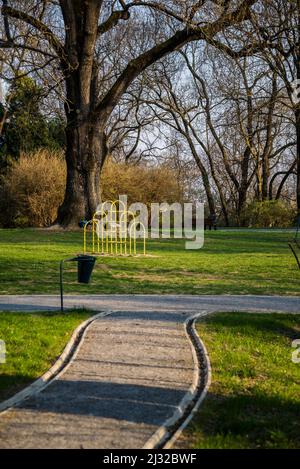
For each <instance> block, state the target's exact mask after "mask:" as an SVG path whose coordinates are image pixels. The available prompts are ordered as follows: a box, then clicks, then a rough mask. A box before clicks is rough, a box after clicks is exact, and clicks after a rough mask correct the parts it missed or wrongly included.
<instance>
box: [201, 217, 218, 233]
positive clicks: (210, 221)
mask: <svg viewBox="0 0 300 469" xmlns="http://www.w3.org/2000/svg"><path fill="white" fill-rule="evenodd" d="M207 226H208V227H209V231H211V229H212V228H213V229H214V230H215V231H216V230H217V215H216V214H215V213H210V214H209V215H208V217H207V218H205V220H204V229H205V230H206V228H207Z"/></svg>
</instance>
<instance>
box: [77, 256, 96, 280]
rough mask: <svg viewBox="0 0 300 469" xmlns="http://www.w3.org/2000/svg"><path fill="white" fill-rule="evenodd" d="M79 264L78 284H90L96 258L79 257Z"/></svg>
mask: <svg viewBox="0 0 300 469" xmlns="http://www.w3.org/2000/svg"><path fill="white" fill-rule="evenodd" d="M76 261H77V263H78V283H89V282H90V278H91V275H92V272H93V268H94V265H95V262H96V257H94V256H85V255H81V256H77V258H76Z"/></svg>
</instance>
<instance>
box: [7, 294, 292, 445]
mask: <svg viewBox="0 0 300 469" xmlns="http://www.w3.org/2000/svg"><path fill="white" fill-rule="evenodd" d="M66 300H67V301H66V304H67V306H68V307H74V306H77V307H82V306H84V307H89V308H90V309H94V310H97V311H105V310H106V311H107V310H114V313H112V314H110V315H108V316H105V317H102V318H97V319H95V320H94V321H93V322H92V323H91V324H90V325H89V326H88V327H87V329H86V331H85V333H84V336H83V340H81V342H80V345H79V347H78V348H77V350H76V352H75V354H74V356H73V358H72V359H71V361H70V363H69V364H68V365H67V366H66V367H65V368H64V369H63V370H62V372H60V373H59V374H58V375H57V376H56V377H55V378H54V379H53V380H52V381H50V383H49V384H48V385H47V386H46V387H45V388H44V389H43V390H42V391H40V392H39V393H36V394H34V395H32V396H31V397H29V398H28V399H26V400H23V401H21V402H20V403H18V404H17V405H15V406H14V407H12V408H9V409H8V410H6V411H4V412H2V413H1V414H0V448H107V449H113V448H142V447H152V446H154V442H155V440H154V439H153V436H154V435H157V434H158V432H159V430H161V429H162V426H164V425H165V423H166V421H168V420H169V419H170V418H172V416H174V414H175V413H176V411H177V412H178V406H179V405H180V404H181V403H182V400H184V399H186V398H187V397H190V395H191V392H192V391H191V390H192V389H194V390H195V378H199V376H198V375H199V374H198V371H199V369H198V364H197V363H196V360H195V352H193V350H192V346H191V342H190V341H189V340H188V337H187V335H186V332H185V329H184V326H183V324H184V323H185V321H186V320H187V318H188V317H191V316H192V314H194V313H196V312H197V313H200V312H201V311H204V310H206V311H208V312H210V311H216V310H217V311H220V310H221V311H225V310H231V311H232V310H247V311H249V312H251V311H287V312H291V313H297V312H298V313H299V312H300V299H299V298H295V297H284V298H280V297H250V296H249V297H248V296H243V297H228V296H225V297H215V296H214V297H209V296H206V297H195V296H193V297H191V296H158V295H153V296H152V295H149V296H147V295H137V296H133V295H132V296H130V295H126V296H121V295H117V296H108V295H98V296H97V295H92V296H89V297H83V296H82V297H81V296H80V297H75V296H70V297H68V298H67V299H66ZM55 308H57V297H54V296H48V295H47V296H18V297H12V296H11V297H0V310H5V309H6V310H22V311H31V310H43V309H48V310H49V309H55ZM200 375H201V373H200ZM200 378H201V376H200ZM192 386H194V388H192Z"/></svg>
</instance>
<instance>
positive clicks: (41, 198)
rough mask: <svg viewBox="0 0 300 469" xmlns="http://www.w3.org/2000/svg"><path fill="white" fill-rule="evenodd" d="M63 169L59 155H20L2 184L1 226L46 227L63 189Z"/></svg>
mask: <svg viewBox="0 0 300 469" xmlns="http://www.w3.org/2000/svg"><path fill="white" fill-rule="evenodd" d="M65 178H66V169H65V162H64V159H63V155H62V154H61V153H59V152H49V151H47V150H39V151H37V152H35V153H29V154H21V156H20V158H19V160H18V161H16V162H14V163H13V164H12V166H11V167H10V168H9V170H8V172H7V175H6V176H5V178H4V177H3V178H2V182H1V194H0V223H1V225H2V226H4V227H7V226H11V227H25V226H36V227H42V226H49V225H50V224H51V223H52V222H53V221H54V220H55V218H56V215H57V209H58V207H59V205H60V204H61V202H62V200H63V196H64V189H65Z"/></svg>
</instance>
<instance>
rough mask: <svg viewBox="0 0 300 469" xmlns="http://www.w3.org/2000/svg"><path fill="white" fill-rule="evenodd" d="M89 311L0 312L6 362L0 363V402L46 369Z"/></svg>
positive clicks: (0, 329) (88, 314)
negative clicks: (64, 312) (65, 312)
mask: <svg viewBox="0 0 300 469" xmlns="http://www.w3.org/2000/svg"><path fill="white" fill-rule="evenodd" d="M89 316H91V313H88V312H86V311H70V312H68V314H61V313H45V312H43V313H41V314H39V313H26V314H24V313H12V312H5V313H4V312H3V313H1V314H0V339H2V340H4V341H5V343H6V363H4V364H1V363H0V401H2V400H3V399H6V398H8V397H10V396H12V395H13V394H15V393H16V392H17V391H19V390H20V389H22V388H24V387H25V386H26V385H28V384H29V383H31V382H32V381H34V380H35V379H36V378H38V377H39V376H41V375H42V374H43V373H44V372H46V371H47V370H48V369H49V368H50V367H51V365H53V363H54V362H55V361H56V359H57V358H58V357H59V355H60V354H61V352H62V351H63V349H64V347H65V345H66V344H67V342H68V340H69V339H70V337H71V335H72V332H73V331H74V330H75V329H76V327H77V326H78V325H79V324H80V323H81V322H83V321H85V320H86V319H87V318H88V317H89Z"/></svg>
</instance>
